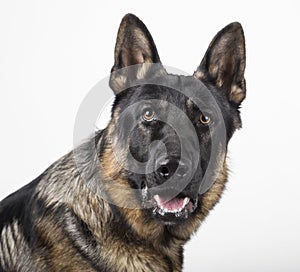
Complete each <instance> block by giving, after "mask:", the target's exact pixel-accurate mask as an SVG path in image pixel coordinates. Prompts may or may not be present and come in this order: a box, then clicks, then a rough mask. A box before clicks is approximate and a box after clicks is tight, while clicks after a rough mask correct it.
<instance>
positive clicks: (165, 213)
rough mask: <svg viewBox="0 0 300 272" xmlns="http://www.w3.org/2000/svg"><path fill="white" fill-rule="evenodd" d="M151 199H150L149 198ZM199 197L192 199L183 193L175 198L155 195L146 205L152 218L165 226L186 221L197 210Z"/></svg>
mask: <svg viewBox="0 0 300 272" xmlns="http://www.w3.org/2000/svg"><path fill="white" fill-rule="evenodd" d="M148 199H149V198H148ZM197 204H198V197H196V198H192V197H189V196H187V195H184V194H182V193H180V194H178V195H177V196H175V197H167V196H163V195H160V194H155V195H154V196H153V197H150V199H149V200H148V201H147V202H146V203H145V204H144V207H145V208H147V209H148V210H149V211H151V213H152V216H153V217H155V218H157V219H159V220H161V221H163V222H164V223H165V224H173V223H176V222H180V221H184V220H186V219H188V218H189V217H190V215H191V214H192V213H193V212H194V211H195V210H196V208H197Z"/></svg>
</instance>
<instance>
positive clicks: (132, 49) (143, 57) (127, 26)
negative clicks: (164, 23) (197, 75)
mask: <svg viewBox="0 0 300 272" xmlns="http://www.w3.org/2000/svg"><path fill="white" fill-rule="evenodd" d="M151 63H161V62H160V59H159V55H158V52H157V49H156V46H155V43H154V41H153V39H152V37H151V34H150V32H149V31H148V29H147V28H146V26H145V25H144V23H143V22H142V21H141V20H140V19H139V18H137V17H136V16H135V15H133V14H127V15H125V16H124V18H123V19H122V22H121V24H120V27H119V31H118V36H117V41H116V46H115V63H114V66H113V67H112V70H111V72H112V74H111V78H110V87H111V88H112V89H113V90H114V91H115V93H118V92H119V91H120V90H123V89H124V88H126V86H127V85H128V82H129V81H132V80H136V79H141V78H143V77H144V76H145V75H146V73H147V70H148V69H149V67H150V65H147V64H151ZM132 65H137V66H135V67H133V68H130V72H128V71H127V72H126V71H124V69H123V71H122V70H120V69H122V68H125V67H128V66H132ZM125 70H126V69H125Z"/></svg>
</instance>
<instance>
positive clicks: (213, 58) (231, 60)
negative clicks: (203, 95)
mask: <svg viewBox="0 0 300 272" xmlns="http://www.w3.org/2000/svg"><path fill="white" fill-rule="evenodd" d="M245 65H246V55H245V38H244V32H243V28H242V26H241V24H240V23H237V22H236V23H231V24H229V25H228V26H226V27H225V28H223V29H222V30H221V31H220V32H219V33H218V34H217V35H216V36H215V37H214V39H213V40H212V42H211V43H210V45H209V47H208V50H207V51H206V53H205V55H204V58H203V60H202V62H201V64H200V65H199V67H198V69H197V70H196V71H195V73H194V76H195V77H196V78H198V79H201V80H204V81H206V82H212V83H213V84H215V85H216V86H217V87H219V88H221V89H224V90H225V91H226V92H227V96H228V99H229V101H230V102H232V103H234V104H236V105H237V106H239V105H240V104H241V102H242V101H243V100H244V98H245V97H246V81H245V78H244V72H245Z"/></svg>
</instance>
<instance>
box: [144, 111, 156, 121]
mask: <svg viewBox="0 0 300 272" xmlns="http://www.w3.org/2000/svg"><path fill="white" fill-rule="evenodd" d="M154 116H155V112H154V110H152V109H150V108H148V109H146V110H145V111H144V114H143V119H144V120H145V121H147V122H150V121H152V120H153V119H154Z"/></svg>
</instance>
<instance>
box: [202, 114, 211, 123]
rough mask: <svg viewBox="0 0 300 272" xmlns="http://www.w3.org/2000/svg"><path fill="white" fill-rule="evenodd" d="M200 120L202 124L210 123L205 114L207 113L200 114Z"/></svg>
mask: <svg viewBox="0 0 300 272" xmlns="http://www.w3.org/2000/svg"><path fill="white" fill-rule="evenodd" d="M200 122H201V124H203V125H208V124H209V123H210V117H209V116H207V115H203V114H201V115H200Z"/></svg>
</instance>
